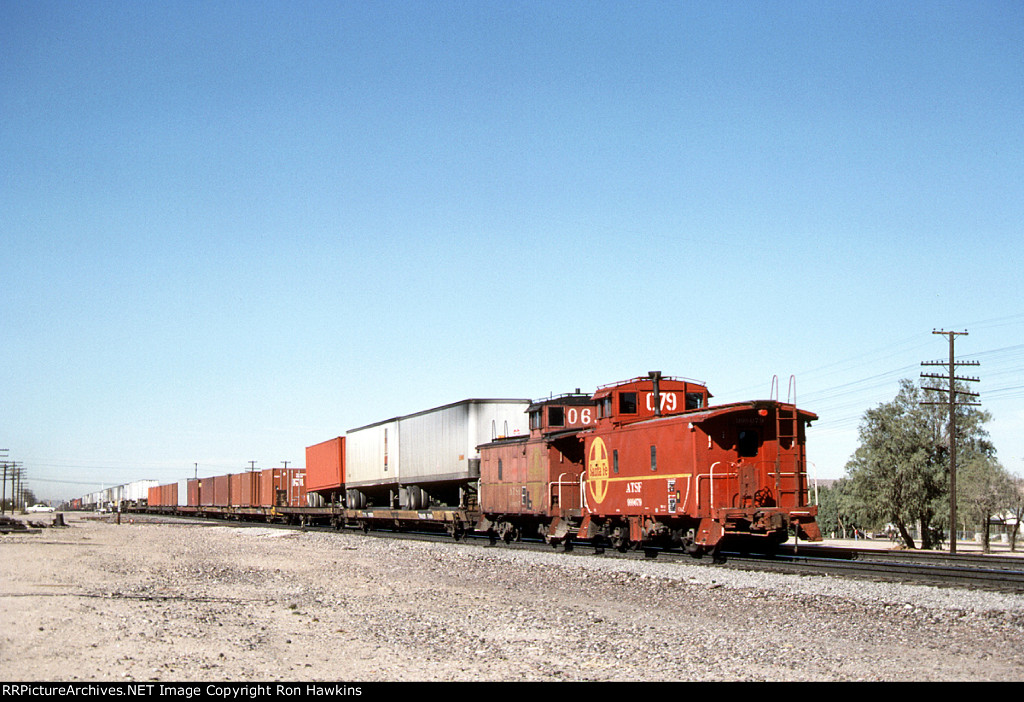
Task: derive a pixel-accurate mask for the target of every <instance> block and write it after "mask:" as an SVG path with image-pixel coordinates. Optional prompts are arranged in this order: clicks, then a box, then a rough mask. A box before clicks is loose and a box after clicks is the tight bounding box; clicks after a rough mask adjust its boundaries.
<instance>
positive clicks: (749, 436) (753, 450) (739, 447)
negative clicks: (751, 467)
mask: <svg viewBox="0 0 1024 702" xmlns="http://www.w3.org/2000/svg"><path fill="white" fill-rule="evenodd" d="M759 443H760V439H759V438H758V436H757V432H756V431H755V430H753V429H741V430H740V434H739V437H738V438H737V441H736V453H737V454H738V455H740V456H743V457H746V458H750V457H753V456H756V455H757V447H758V444H759Z"/></svg>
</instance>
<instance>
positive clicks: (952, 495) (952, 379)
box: [921, 329, 981, 554]
mask: <svg viewBox="0 0 1024 702" xmlns="http://www.w3.org/2000/svg"><path fill="white" fill-rule="evenodd" d="M932 334H942V335H943V336H945V337H948V338H949V362H948V363H947V362H945V361H926V362H922V363H921V365H922V366H946V367H947V368H948V369H949V371H948V375H938V374H937V373H922V374H921V377H922V378H934V379H936V380H948V381H949V387H948V388H924V389H925V390H935V391H936V392H948V393H949V401H948V404H949V531H950V535H949V552H950V553H951V554H953V553H956V408H957V405H959V406H961V407H970V406H978V405H980V404H981V403H980V402H957V400H956V396H957V395H969V396H970V397H977V396H978V393H976V392H967V391H966V390H957V389H956V381H957V380H960V381H963V382H966V383H976V382H978V380H979V379H978V378H961V377H959V376H957V375H956V367H957V366H979V365H981V364H980V363H978V361H957V360H955V357H954V354H953V345H954V342H955V341H956V337H958V336H967V332H966V330H965V331H962V332H956V331H939V330H937V329H936V330H932ZM921 404H922V405H944V404H947V403H946V402H922V403H921Z"/></svg>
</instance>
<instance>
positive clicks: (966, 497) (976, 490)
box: [956, 453, 1014, 553]
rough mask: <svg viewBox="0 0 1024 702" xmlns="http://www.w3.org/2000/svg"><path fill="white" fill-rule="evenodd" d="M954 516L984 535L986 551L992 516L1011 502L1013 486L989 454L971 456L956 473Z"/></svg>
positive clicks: (1007, 475)
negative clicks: (955, 506)
mask: <svg viewBox="0 0 1024 702" xmlns="http://www.w3.org/2000/svg"><path fill="white" fill-rule="evenodd" d="M957 473H958V475H957V491H956V497H957V500H956V502H957V516H958V517H960V519H958V521H960V520H962V521H963V523H964V526H965V528H966V526H967V525H969V524H973V525H975V526H976V527H977V528H978V530H979V531H981V532H982V534H983V535H984V537H983V541H982V543H983V544H984V547H983V548H984V551H985V553H988V552H989V550H990V541H989V523H990V522H991V521H992V517H993V516H995V515H996V514H998V513H1000V512H1003V511H1006V510H1009V509H1010V508H1011V507H1012V506H1013V503H1014V494H1013V493H1014V485H1013V479H1012V477H1011V476H1010V474H1009V473H1008V472H1007V471H1006V469H1005V468H1003V466H1002V465H1000V463H999V462H998V461H997V460H996V459H995V458H994V457H993V456H991V455H989V454H987V453H979V454H976V455H973V456H971V457H970V458H969V459H968V460H967V461H965V462H964V464H963V469H962V470H958V471H957Z"/></svg>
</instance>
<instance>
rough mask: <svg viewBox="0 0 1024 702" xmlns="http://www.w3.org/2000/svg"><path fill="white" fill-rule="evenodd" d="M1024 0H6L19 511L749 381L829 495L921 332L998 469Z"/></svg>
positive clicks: (1021, 400) (8, 358)
mask: <svg viewBox="0 0 1024 702" xmlns="http://www.w3.org/2000/svg"><path fill="white" fill-rule="evenodd" d="M1021 46H1024V6H1022V5H1021V4H1020V3H1018V2H978V3H962V2H952V3H943V2H896V3H892V2H879V3H875V2H806V3H803V2H790V3H772V2H764V3H762V2H741V3H715V2H653V1H652V2H596V1H592V2H529V1H526V2H515V3H512V2H487V1H483V0H480V1H475V2H469V1H463V2H443V1H437V2H414V1H412V0H408V1H395V2H365V1H364V2H341V1H336V2H296V1H289V2H256V1H250V2H240V1H239V2H208V1H206V2H167V3H146V2H103V1H90V2H45V1H37V0H32V1H19V0H0V81H2V83H0V95H2V99H0V124H2V128H0V154H2V155H3V156H2V158H3V168H2V169H0V179H2V180H0V183H2V187H0V213H2V217H0V255H2V257H3V262H4V267H3V274H2V275H3V282H4V286H3V287H4V294H3V296H2V298H0V323H2V325H3V328H4V330H5V335H4V336H5V340H6V343H5V344H4V345H3V348H2V350H0V360H2V363H0V388H2V393H3V395H2V396H3V402H2V404H0V446H2V447H3V448H7V449H8V450H9V459H10V460H17V461H20V462H22V463H23V464H24V466H25V468H26V470H27V472H28V475H29V478H30V481H31V486H32V487H33V488H34V489H35V490H36V492H37V494H39V495H40V496H43V497H48V496H49V497H69V496H75V495H80V494H84V493H85V492H88V491H90V490H92V489H97V488H99V487H101V486H104V485H105V486H109V485H112V484H118V483H122V482H128V481H130V480H135V479H142V478H146V479H155V480H160V481H161V482H164V481H166V482H170V481H173V480H179V479H183V478H185V477H190V476H191V475H192V473H193V471H194V469H195V468H194V464H195V463H198V464H199V468H198V470H199V473H200V474H201V475H214V474H223V473H226V472H237V471H241V470H243V469H244V468H245V467H246V466H248V465H249V461H253V460H254V461H256V462H257V463H256V465H257V467H260V468H267V467H272V466H279V465H281V462H282V461H289V462H290V463H291V465H301V464H302V462H303V461H304V448H305V446H307V445H310V444H313V443H317V442H319V441H322V440H325V439H328V438H331V437H333V436H337V435H339V434H342V433H344V432H345V431H346V430H347V429H350V428H353V427H357V426H362V425H364V424H367V423H370V422H373V421H378V420H381V419H385V418H388V417H392V416H395V415H399V414H405V413H409V412H414V411H418V410H421V409H426V408H429V407H434V406H437V405H440V404H445V403H448V402H452V401H456V400H460V399H464V398H468V397H524V398H531V397H532V398H536V397H540V396H545V395H547V394H549V393H552V392H553V393H561V392H566V391H571V390H574V389H576V388H581V389H584V390H593V389H594V388H595V387H596V386H597V385H600V384H604V383H609V382H613V381H616V380H621V379H625V378H629V377H633V376H636V375H642V374H646V373H647V372H648V371H649V370H661V371H663V372H664V373H666V374H669V375H675V376H685V377H691V378H697V379H700V380H703V381H706V382H707V383H708V385H709V387H710V389H711V391H712V393H714V394H715V395H716V399H717V400H720V401H723V402H729V401H738V400H744V399H751V398H754V397H767V396H768V395H769V393H770V388H771V381H772V376H773V375H778V376H779V377H780V379H781V386H782V395H785V394H786V388H787V387H788V382H789V376H790V375H791V374H792V375H795V376H796V385H797V399H798V400H799V402H800V404H801V405H802V406H804V407H806V408H807V409H809V410H811V411H814V412H817V413H818V414H819V415H820V417H821V419H820V421H819V422H818V423H816V424H815V426H814V427H813V428H812V430H811V434H810V436H809V440H810V446H809V456H810V459H811V461H812V462H813V463H814V465H815V467H816V468H817V470H818V474H819V476H820V477H839V476H841V475H842V473H843V466H844V464H845V461H846V459H847V458H848V457H849V455H850V453H851V452H852V451H853V449H854V448H855V447H856V430H857V424H858V419H859V417H860V416H861V415H862V414H863V412H864V411H865V410H867V409H868V408H870V407H872V406H874V405H877V404H878V403H880V402H886V401H889V400H891V399H892V398H893V397H894V396H895V394H896V392H897V390H898V382H899V379H900V378H901V377H910V378H916V377H917V376H918V374H919V373H920V372H921V370H922V368H921V367H920V362H921V361H928V360H933V359H941V358H944V357H945V355H946V354H947V346H946V342H945V339H944V338H943V337H940V336H936V335H933V334H932V330H933V329H936V328H938V329H943V328H944V329H957V330H964V329H966V330H967V331H968V332H969V335H968V336H965V337H960V339H959V340H958V343H957V349H958V356H961V357H963V358H965V359H976V360H979V361H981V363H982V365H981V366H979V367H978V368H977V369H973V370H975V371H976V372H975V375H977V376H978V377H980V378H982V382H981V383H978V384H977V386H978V387H977V389H978V390H979V391H980V392H981V393H982V397H981V399H982V402H983V403H984V404H985V408H986V409H988V410H989V411H990V412H992V414H993V422H992V423H991V424H990V425H989V429H990V432H991V433H992V436H993V438H994V440H995V441H996V445H997V448H998V449H999V456H1000V458H1001V460H1002V461H1003V463H1004V465H1006V467H1007V468H1009V469H1010V470H1012V471H1014V472H1016V473H1018V474H1024V438H1022V437H1024V382H1022V380H1024V304H1022V300H1024V283H1022V282H1021V275H1020V265H1021V264H1020V260H1021V254H1022V253H1024V244H1022V243H1021V226H1022V223H1024V178H1022V177H1021V176H1022V171H1024V169H1022V164H1024V119H1022V117H1024V51H1021Z"/></svg>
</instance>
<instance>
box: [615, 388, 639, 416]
mask: <svg viewBox="0 0 1024 702" xmlns="http://www.w3.org/2000/svg"><path fill="white" fill-rule="evenodd" d="M619 412H621V413H622V414H636V393H635V392H620V393H619Z"/></svg>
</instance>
